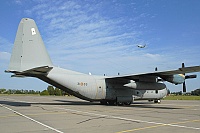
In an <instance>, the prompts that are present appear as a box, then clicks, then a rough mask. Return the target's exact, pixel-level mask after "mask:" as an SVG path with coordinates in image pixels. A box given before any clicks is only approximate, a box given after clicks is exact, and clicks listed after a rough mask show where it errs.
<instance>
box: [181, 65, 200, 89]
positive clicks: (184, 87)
mask: <svg viewBox="0 0 200 133" xmlns="http://www.w3.org/2000/svg"><path fill="white" fill-rule="evenodd" d="M184 67H185V64H184V63H182V68H184ZM183 75H184V76H185V79H192V78H196V77H197V75H195V74H194V75H185V73H183ZM183 92H186V83H185V81H184V82H183Z"/></svg>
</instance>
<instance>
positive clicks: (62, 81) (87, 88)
mask: <svg viewBox="0 0 200 133" xmlns="http://www.w3.org/2000/svg"><path fill="white" fill-rule="evenodd" d="M199 71H200V66H192V67H184V65H183V66H182V68H179V69H177V70H170V71H155V72H151V73H142V74H130V75H123V76H121V75H118V76H113V77H108V76H95V75H88V74H83V73H79V72H75V71H71V70H66V69H62V68H59V67H55V66H53V64H52V62H51V60H50V58H49V55H48V53H47V51H46V48H45V46H44V43H43V41H42V38H41V36H40V33H39V30H38V28H37V26H36V24H35V21H34V20H33V19H30V18H23V19H22V20H21V22H20V24H19V27H18V31H17V34H16V38H15V42H14V47H13V51H12V55H11V59H10V64H9V67H8V70H6V71H5V72H10V73H13V74H14V75H12V77H35V78H38V79H40V80H42V81H44V82H47V83H49V84H51V85H53V86H55V87H57V88H60V89H62V90H64V91H66V92H68V93H69V94H71V95H74V96H76V97H78V98H81V99H84V100H87V101H100V103H101V104H110V105H114V104H126V105H129V104H131V103H132V102H133V101H134V100H138V99H147V100H155V102H157V101H158V100H160V99H161V98H163V97H165V96H166V94H167V89H166V85H165V84H164V83H163V82H162V81H168V82H170V83H173V84H183V92H185V91H186V87H185V79H189V78H196V75H185V73H191V72H199Z"/></svg>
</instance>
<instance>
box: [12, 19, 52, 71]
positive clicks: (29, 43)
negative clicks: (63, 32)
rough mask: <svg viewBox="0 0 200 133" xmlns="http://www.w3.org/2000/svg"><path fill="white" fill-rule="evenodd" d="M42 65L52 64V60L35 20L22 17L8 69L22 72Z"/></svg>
mask: <svg viewBox="0 0 200 133" xmlns="http://www.w3.org/2000/svg"><path fill="white" fill-rule="evenodd" d="M42 66H52V62H51V60H50V58H49V55H48V53H47V51H46V48H45V46H44V43H43V41H42V38H41V36H40V33H39V30H38V28H37V26H36V24H35V21H34V20H33V19H29V18H23V19H22V20H21V22H20V24H19V27H18V30H17V35H16V38H15V42H14V47H13V51H12V55H11V59H10V64H9V68H8V69H9V70H8V71H16V72H22V71H26V70H29V69H33V68H36V67H42Z"/></svg>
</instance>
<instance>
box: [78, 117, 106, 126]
mask: <svg viewBox="0 0 200 133" xmlns="http://www.w3.org/2000/svg"><path fill="white" fill-rule="evenodd" d="M101 118H105V117H95V118H90V119H87V120H84V121H81V122H78V123H76V124H82V123H85V122H88V121H91V120H95V119H101Z"/></svg>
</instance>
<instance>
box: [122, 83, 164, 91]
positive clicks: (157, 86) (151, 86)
mask: <svg viewBox="0 0 200 133" xmlns="http://www.w3.org/2000/svg"><path fill="white" fill-rule="evenodd" d="M124 86H126V87H129V88H133V89H136V90H162V89H165V88H166V85H165V84H164V83H159V82H158V83H157V82H153V83H152V82H134V81H132V82H130V83H128V84H125V85H124Z"/></svg>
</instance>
